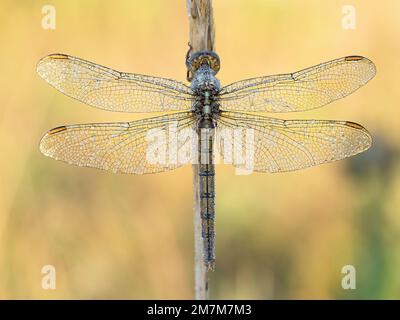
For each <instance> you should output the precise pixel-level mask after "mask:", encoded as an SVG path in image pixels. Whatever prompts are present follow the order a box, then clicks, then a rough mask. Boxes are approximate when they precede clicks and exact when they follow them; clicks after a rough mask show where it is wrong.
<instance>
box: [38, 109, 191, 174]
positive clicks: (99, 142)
mask: <svg viewBox="0 0 400 320" xmlns="http://www.w3.org/2000/svg"><path fill="white" fill-rule="evenodd" d="M193 124H194V119H193V116H192V114H191V113H189V112H182V113H175V114H171V115H166V116H162V117H154V118H148V119H144V120H139V121H133V122H119V123H97V124H80V125H69V126H62V127H58V128H55V129H52V130H50V131H49V132H47V133H46V135H45V136H44V137H43V138H42V140H41V142H40V151H41V152H42V153H43V154H44V155H46V156H49V157H51V158H54V159H56V160H61V161H64V162H67V163H69V164H73V165H77V166H81V167H92V168H98V169H103V170H109V171H112V172H115V173H130V174H146V173H156V172H162V171H167V170H172V169H175V168H178V167H180V166H181V165H183V164H185V163H183V162H181V161H179V159H178V158H177V153H179V152H182V148H184V147H185V144H187V143H191V141H187V139H186V140H184V139H179V140H178V139H177V138H176V137H177V136H181V135H182V133H184V131H185V130H187V131H188V132H191V131H192V127H193ZM185 134H186V133H185ZM186 147H187V146H186Z"/></svg>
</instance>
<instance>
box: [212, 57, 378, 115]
mask: <svg viewBox="0 0 400 320" xmlns="http://www.w3.org/2000/svg"><path fill="white" fill-rule="evenodd" d="M375 73H376V69H375V65H374V64H373V63H372V61H370V60H368V59H367V58H364V57H360V56H348V57H344V58H340V59H336V60H333V61H329V62H325V63H322V64H319V65H317V66H314V67H311V68H307V69H304V70H302V71H298V72H295V73H289V74H282V75H275V76H266V77H259V78H253V79H248V80H243V81H239V82H236V83H233V84H230V85H228V86H225V87H224V88H222V90H221V92H220V99H219V101H220V104H221V108H222V109H224V110H228V111H250V112H257V111H261V112H294V111H304V110H310V109H314V108H318V107H321V106H324V105H326V104H328V103H330V102H332V101H335V100H338V99H340V98H343V97H345V96H347V95H349V94H351V93H352V92H354V91H355V90H357V89H358V88H360V87H361V86H363V85H364V84H366V83H367V82H368V81H369V80H371V79H372V78H373V77H374V75H375Z"/></svg>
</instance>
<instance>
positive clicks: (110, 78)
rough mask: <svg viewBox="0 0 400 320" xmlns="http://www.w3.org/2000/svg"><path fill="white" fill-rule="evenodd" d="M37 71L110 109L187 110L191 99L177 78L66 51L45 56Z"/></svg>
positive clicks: (65, 89) (68, 90)
mask: <svg viewBox="0 0 400 320" xmlns="http://www.w3.org/2000/svg"><path fill="white" fill-rule="evenodd" d="M37 72H38V74H39V75H40V76H41V77H42V78H43V79H44V80H45V81H46V82H48V83H49V84H50V85H52V86H53V87H54V88H56V89H58V90H59V91H61V92H62V93H64V94H66V95H67V96H70V97H72V98H75V99H77V100H79V101H82V102H84V103H86V104H89V105H91V106H93V107H97V108H100V109H105V110H110V111H120V112H158V111H178V110H187V109H190V107H191V101H192V100H193V96H192V91H191V89H190V88H189V87H188V86H186V85H185V84H183V83H180V82H178V81H174V80H169V79H164V78H158V77H151V76H145V75H138V74H131V73H123V72H119V71H115V70H113V69H110V68H106V67H103V66H100V65H97V64H95V63H92V62H89V61H86V60H82V59H79V58H76V57H72V56H69V55H65V54H52V55H49V56H47V57H44V58H43V59H42V60H40V61H39V63H38V65H37Z"/></svg>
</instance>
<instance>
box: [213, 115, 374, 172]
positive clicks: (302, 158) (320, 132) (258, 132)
mask: <svg viewBox="0 0 400 320" xmlns="http://www.w3.org/2000/svg"><path fill="white" fill-rule="evenodd" d="M217 124H218V127H217V128H218V130H217V132H218V135H219V136H222V137H229V136H230V137H231V138H230V139H228V138H225V139H220V140H219V143H218V145H219V146H220V152H221V153H223V158H224V160H225V159H226V158H227V157H228V158H230V159H231V160H232V159H233V160H232V162H231V163H232V164H234V165H235V166H236V167H239V168H242V169H247V170H253V171H258V172H284V171H293V170H298V169H303V168H307V167H311V166H315V165H318V164H322V163H326V162H332V161H336V160H340V159H343V158H346V157H349V156H352V155H355V154H358V153H360V152H363V151H365V150H367V149H368V148H369V147H370V146H371V143H372V138H371V135H370V134H369V133H368V131H367V130H366V129H364V128H363V127H362V126H361V125H359V124H356V123H353V122H348V121H334V120H280V119H274V118H269V117H263V116H255V115H251V114H245V113H234V112H223V113H222V114H221V116H220V117H219V119H218V122H217ZM224 130H225V131H226V132H224ZM229 131H230V132H231V133H230V132H229ZM235 131H236V133H235ZM239 131H240V132H239ZM238 132H239V134H238ZM226 151H229V152H232V153H233V156H232V153H228V154H224V152H226ZM236 154H239V155H240V157H237V156H235V155H236Z"/></svg>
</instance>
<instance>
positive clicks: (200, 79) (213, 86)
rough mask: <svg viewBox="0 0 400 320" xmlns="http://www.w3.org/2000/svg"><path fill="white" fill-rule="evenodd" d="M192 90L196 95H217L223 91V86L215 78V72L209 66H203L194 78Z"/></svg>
mask: <svg viewBox="0 0 400 320" xmlns="http://www.w3.org/2000/svg"><path fill="white" fill-rule="evenodd" d="M191 89H192V90H193V92H194V93H195V94H196V95H204V92H210V93H211V94H213V95H216V94H217V93H218V92H219V91H220V90H221V84H220V82H219V80H218V79H217V78H216V77H215V71H214V70H213V69H211V68H210V67H209V66H208V65H202V66H201V67H200V68H199V69H197V70H196V72H195V74H194V76H193V80H192V85H191Z"/></svg>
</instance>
